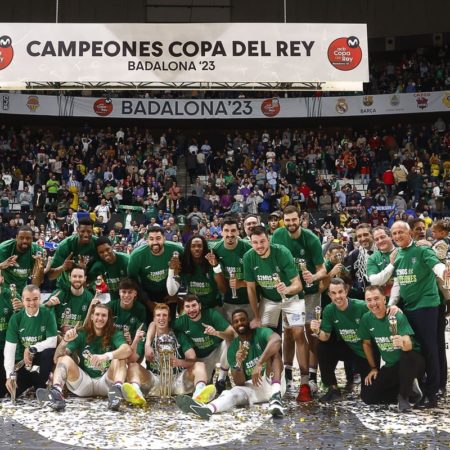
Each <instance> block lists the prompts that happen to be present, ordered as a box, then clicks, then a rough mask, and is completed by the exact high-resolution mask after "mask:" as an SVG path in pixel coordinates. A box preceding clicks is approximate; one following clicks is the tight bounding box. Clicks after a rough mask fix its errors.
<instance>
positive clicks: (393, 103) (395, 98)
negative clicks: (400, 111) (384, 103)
mask: <svg viewBox="0 0 450 450" xmlns="http://www.w3.org/2000/svg"><path fill="white" fill-rule="evenodd" d="M390 103H391V106H398V105H399V104H400V97H399V96H398V95H393V96H392V97H391V100H390Z"/></svg>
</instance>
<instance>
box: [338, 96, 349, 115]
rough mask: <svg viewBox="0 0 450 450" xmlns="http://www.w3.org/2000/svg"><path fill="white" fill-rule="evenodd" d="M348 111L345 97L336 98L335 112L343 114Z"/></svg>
mask: <svg viewBox="0 0 450 450" xmlns="http://www.w3.org/2000/svg"><path fill="white" fill-rule="evenodd" d="M347 111H348V105H347V101H346V100H345V98H338V100H337V103H336V112H337V113H339V114H345V113H346V112H347Z"/></svg>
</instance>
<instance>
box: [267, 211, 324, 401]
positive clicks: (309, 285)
mask: <svg viewBox="0 0 450 450" xmlns="http://www.w3.org/2000/svg"><path fill="white" fill-rule="evenodd" d="M283 219H284V224H285V228H279V229H278V230H276V231H275V233H274V234H273V237H272V244H280V245H284V246H285V247H286V248H287V249H288V250H289V251H290V252H291V255H292V256H293V258H294V261H295V265H296V268H297V270H298V273H299V275H300V277H301V278H303V282H302V284H303V290H304V292H305V314H306V316H305V325H306V326H305V329H306V336H307V337H308V340H306V338H305V333H304V329H303V327H302V328H300V329H299V330H298V335H297V340H296V342H294V339H293V333H292V329H289V328H286V329H285V330H284V331H285V335H284V344H283V359H284V364H285V372H286V376H287V377H288V379H290V380H292V365H293V360H294V353H295V345H296V344H297V360H298V361H299V365H300V373H301V381H300V388H299V393H298V397H297V401H299V402H308V401H311V400H312V397H311V391H317V341H316V340H315V339H312V338H311V327H310V323H311V320H313V319H314V318H315V309H316V307H320V305H321V295H320V291H319V281H320V280H322V279H323V278H324V277H325V276H326V274H327V272H326V268H325V261H324V258H323V253H322V246H321V244H320V240H319V238H318V237H317V236H316V235H315V234H314V233H313V232H312V231H310V230H308V229H307V228H302V227H301V226H300V213H299V211H298V209H297V208H296V207H295V206H287V207H286V208H285V209H284V212H283ZM302 260H303V261H302ZM301 263H302V264H301ZM303 264H305V265H306V268H305V266H303ZM302 267H303V270H302ZM311 388H312V389H311Z"/></svg>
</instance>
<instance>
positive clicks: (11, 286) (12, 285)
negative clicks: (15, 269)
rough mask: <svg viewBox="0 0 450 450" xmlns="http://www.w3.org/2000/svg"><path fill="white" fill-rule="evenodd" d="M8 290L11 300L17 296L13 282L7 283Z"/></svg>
mask: <svg viewBox="0 0 450 450" xmlns="http://www.w3.org/2000/svg"><path fill="white" fill-rule="evenodd" d="M9 290H10V291H11V301H14V299H15V298H17V288H16V285H15V284H14V283H11V284H10V285H9Z"/></svg>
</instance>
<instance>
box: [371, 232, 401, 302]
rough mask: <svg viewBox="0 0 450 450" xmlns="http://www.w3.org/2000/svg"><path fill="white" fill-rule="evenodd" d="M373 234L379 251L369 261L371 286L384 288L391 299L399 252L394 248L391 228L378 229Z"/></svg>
mask: <svg viewBox="0 0 450 450" xmlns="http://www.w3.org/2000/svg"><path fill="white" fill-rule="evenodd" d="M372 234H373V240H374V241H375V245H376V246H377V251H376V252H374V253H373V254H372V255H370V256H369V259H368V260H367V275H368V278H369V282H370V284H371V285H374V286H383V288H384V294H385V295H386V297H389V296H390V295H391V290H392V285H393V283H394V279H393V278H392V275H393V273H394V269H395V268H394V261H395V257H396V256H397V251H398V250H397V249H396V248H395V247H394V243H393V242H392V238H391V231H390V230H389V228H386V227H385V226H379V227H376V228H374V229H373V233H372ZM394 295H395V294H394Z"/></svg>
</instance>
